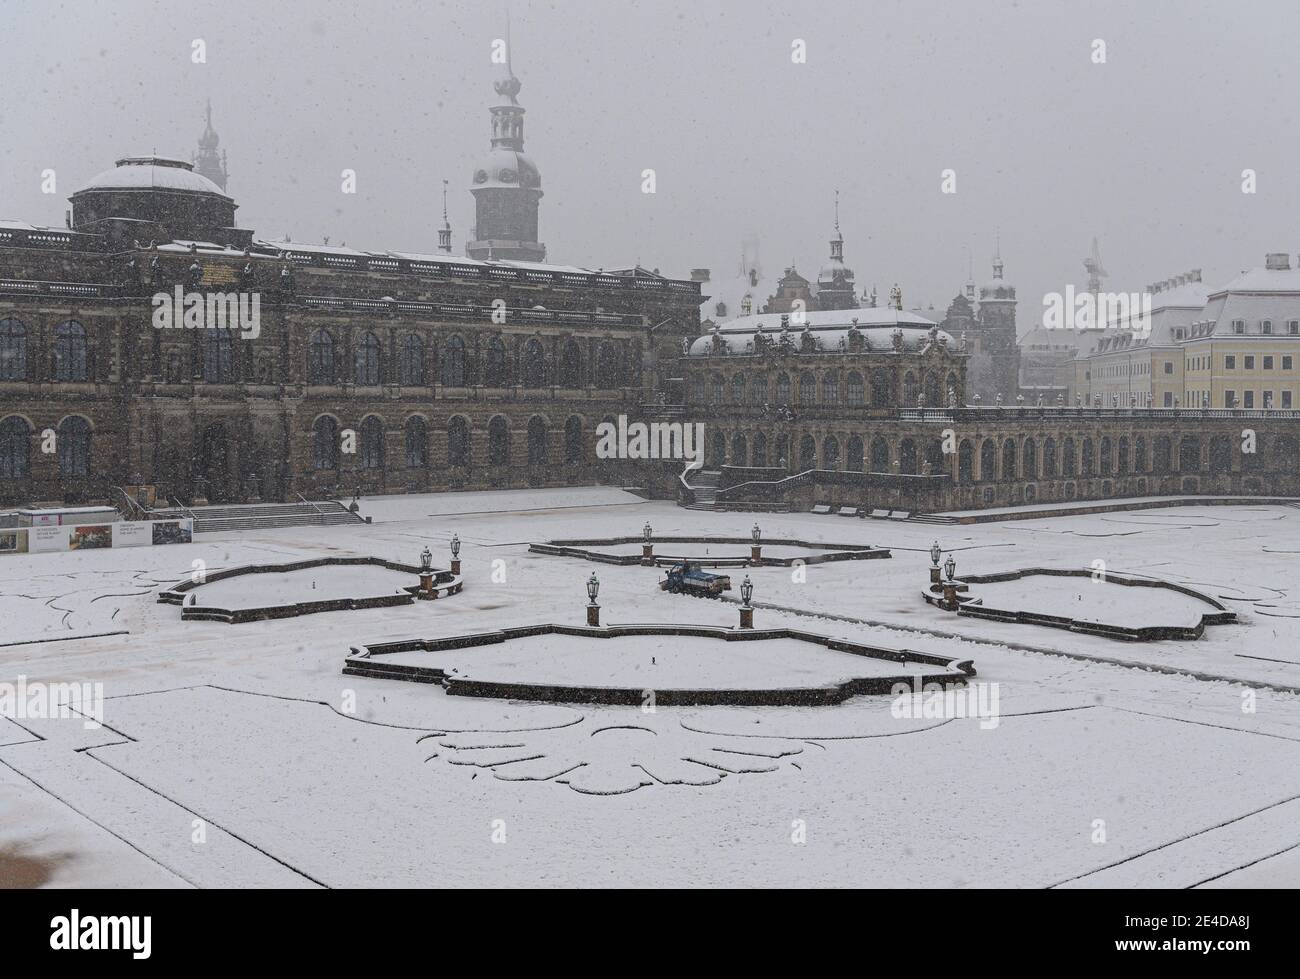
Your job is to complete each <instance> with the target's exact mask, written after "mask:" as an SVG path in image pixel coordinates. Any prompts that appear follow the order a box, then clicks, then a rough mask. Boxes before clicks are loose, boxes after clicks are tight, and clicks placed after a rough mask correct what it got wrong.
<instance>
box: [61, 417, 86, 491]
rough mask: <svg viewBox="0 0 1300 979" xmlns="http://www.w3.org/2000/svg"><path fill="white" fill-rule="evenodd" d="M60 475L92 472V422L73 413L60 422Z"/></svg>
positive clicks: (81, 474) (65, 476) (79, 474)
mask: <svg viewBox="0 0 1300 979" xmlns="http://www.w3.org/2000/svg"><path fill="white" fill-rule="evenodd" d="M57 442H58V447H59V476H60V477H62V478H68V477H77V476H85V475H86V474H87V473H89V472H90V422H88V421H86V419H84V418H82V417H80V416H79V415H72V416H71V417H69V418H65V419H63V421H62V422H60V423H59V432H58V439H57Z"/></svg>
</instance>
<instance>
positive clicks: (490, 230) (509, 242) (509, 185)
mask: <svg viewBox="0 0 1300 979" xmlns="http://www.w3.org/2000/svg"><path fill="white" fill-rule="evenodd" d="M522 87H523V86H522V84H521V83H520V81H519V79H518V78H516V77H515V73H514V70H513V69H512V68H511V65H510V41H509V38H507V40H506V77H505V78H501V79H498V80H497V81H496V82H494V83H493V88H494V89H495V90H496V93H497V95H499V96H500V97H501V101H500V102H499V103H498V104H497V105H494V106H492V108H491V113H492V148H491V149H490V150H489V151H488V154H487V157H486V158H484V159H483V160H481V161H480V162H479V165H478V166H477V168H475V170H474V177H473V180H474V182H473V185H472V186H471V188H470V193H471V194H473V195H474V221H475V224H474V240H473V241H471V242H469V244H468V245H467V246H466V249H465V252H466V254H467V255H469V257H470V258H477V259H494V258H497V259H511V260H514V261H525V262H541V261H544V260H545V259H546V246H545V245H543V244H541V243H540V242H539V241H538V240H537V238H538V235H537V208H538V202H539V201H540V200H541V199H542V176H541V174H540V173H539V172H538V170H537V167H536V166H535V165H534V163H533V161H532V160H530V159H529V158H528V157H527V156H526V155H524V108H523V106H521V105H520V104H519V99H518V96H519V90H520V89H521V88H522Z"/></svg>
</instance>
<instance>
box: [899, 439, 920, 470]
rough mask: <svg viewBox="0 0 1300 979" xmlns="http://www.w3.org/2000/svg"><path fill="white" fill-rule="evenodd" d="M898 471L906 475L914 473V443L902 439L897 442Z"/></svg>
mask: <svg viewBox="0 0 1300 979" xmlns="http://www.w3.org/2000/svg"><path fill="white" fill-rule="evenodd" d="M898 471H899V472H900V473H904V474H906V475H908V476H915V475H916V443H915V442H913V441H912V440H911V439H903V441H902V442H900V443H899V444H898Z"/></svg>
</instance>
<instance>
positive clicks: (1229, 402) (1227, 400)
mask: <svg viewBox="0 0 1300 979" xmlns="http://www.w3.org/2000/svg"><path fill="white" fill-rule="evenodd" d="M1223 407H1225V408H1235V407H1237V392H1236V391H1233V390H1232V389H1231V388H1229V389H1228V390H1227V391H1224V392H1223Z"/></svg>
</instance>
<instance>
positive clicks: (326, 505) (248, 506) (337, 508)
mask: <svg viewBox="0 0 1300 979" xmlns="http://www.w3.org/2000/svg"><path fill="white" fill-rule="evenodd" d="M149 515H150V517H151V518H152V519H154V520H179V519H185V518H188V517H193V518H194V532H195V533H196V534H212V533H219V532H221V531H230V530H269V529H272V528H275V527H309V526H316V527H332V526H339V525H341V524H353V523H364V522H365V518H364V517H361V516H359V515H357V514H355V513H353V512H351V511H350V510H349V509H348V508H347V507H345V506H344V505H343V504H342V503H339V502H338V501H336V500H323V501H320V502H316V503H244V504H232V505H217V506H206V507H190V508H188V509H182V508H177V507H167V508H164V509H161V510H153V511H151V512H150V514H149Z"/></svg>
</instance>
